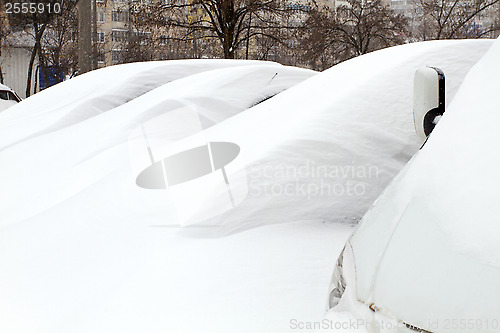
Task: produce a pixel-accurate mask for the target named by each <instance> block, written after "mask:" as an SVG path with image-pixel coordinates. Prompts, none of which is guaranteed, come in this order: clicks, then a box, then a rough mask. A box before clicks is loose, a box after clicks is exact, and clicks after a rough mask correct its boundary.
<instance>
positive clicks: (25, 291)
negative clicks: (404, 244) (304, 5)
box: [0, 40, 491, 333]
mask: <svg viewBox="0 0 500 333" xmlns="http://www.w3.org/2000/svg"><path fill="white" fill-rule="evenodd" d="M490 45H491V41H484V40H483V41H436V42H427V43H418V44H412V45H404V46H401V47H396V48H391V49H387V50H382V51H378V52H373V53H371V54H368V55H365V56H362V57H359V58H356V59H353V60H351V61H347V62H345V63H342V64H340V65H338V66H335V67H333V68H331V69H330V70H327V71H325V72H322V73H319V74H318V73H315V72H311V71H307V70H303V69H296V68H289V67H285V66H280V65H278V64H273V63H263V62H244V61H235V62H233V61H222V60H220V61H214V60H203V61H179V62H176V61H173V62H164V63H144V64H130V65H122V66H116V67H112V68H105V69H102V70H99V71H95V72H91V73H88V74H85V75H82V76H79V77H76V78H74V79H71V80H68V81H65V82H63V83H60V84H58V85H56V86H54V87H51V88H48V89H46V90H44V91H42V92H40V93H37V94H35V95H34V96H32V97H30V98H29V99H27V100H25V101H23V103H20V104H19V105H17V106H15V107H13V108H12V109H9V110H7V111H5V112H3V113H2V114H0V160H2V163H0V183H1V184H2V186H1V187H0V200H1V202H2V205H0V216H2V219H1V220H0V228H1V229H0V230H2V232H1V233H0V237H1V239H0V244H2V249H3V253H6V254H8V255H5V256H0V270H1V271H2V274H0V294H1V295H2V297H1V298H0V312H1V313H2V320H1V321H0V328H1V329H0V330H5V331H9V332H15V331H16V330H17V331H19V332H20V331H39V332H40V331H50V330H53V328H54V326H55V325H56V324H55V323H57V327H59V328H60V330H62V331H71V332H76V331H82V332H85V331H86V332H88V331H92V332H96V333H98V332H109V331H120V332H137V331H147V332H160V331H161V332H164V331H165V330H167V331H172V332H185V331H191V332H195V331H200V332H230V331H231V332H232V331H239V332H245V331H248V332H273V333H274V332H283V331H289V330H290V323H291V320H293V319H296V320H315V319H317V320H321V319H322V317H323V314H324V312H323V310H324V294H325V289H326V286H327V285H328V280H329V278H330V274H331V269H332V266H333V263H334V262H335V257H336V254H338V253H339V252H340V250H341V248H342V246H343V244H344V242H345V240H346V238H347V237H348V236H349V234H350V233H351V231H352V226H353V222H355V221H357V219H359V218H360V217H361V216H362V215H363V214H364V213H365V211H366V209H368V207H369V206H370V205H371V204H372V202H373V201H374V200H375V199H376V197H378V195H379V194H380V192H381V191H382V190H383V188H384V187H385V186H386V185H387V184H388V183H389V182H390V181H391V179H392V178H393V177H394V176H395V175H396V174H397V173H398V172H399V171H400V170H401V168H403V166H404V165H405V163H406V162H407V161H408V160H409V159H410V158H411V156H412V155H413V154H414V153H415V152H416V151H417V150H418V148H419V141H418V138H417V137H416V135H415V133H414V129H413V119H412V114H411V110H412V102H411V95H412V83H411V82H412V77H413V73H414V71H415V69H416V68H418V67H420V66H422V65H426V64H433V65H435V66H439V67H441V68H443V69H444V70H445V71H446V73H447V78H448V79H449V85H448V94H449V96H450V99H451V97H452V96H453V95H454V93H455V91H456V89H457V87H458V86H459V85H460V83H461V81H462V79H463V77H464V76H465V74H466V72H467V71H468V70H469V69H470V67H471V66H472V65H473V64H474V63H475V62H476V61H477V60H478V59H479V58H480V57H481V56H482V55H483V54H484V53H485V52H486V50H487V49H488V48H489V47H490ZM286 88H288V89H286ZM285 89H286V90H285ZM283 90H284V91H283ZM280 91H283V92H280ZM273 95H275V96H274V97H271V96H273ZM61 96H64V98H61ZM269 97H271V98H269ZM267 98H268V99H267ZM264 100H265V101H264ZM259 102H260V103H259ZM207 142H208V143H211V142H215V143H221V142H222V143H232V144H235V145H238V146H239V148H240V150H239V152H238V154H237V156H236V157H235V158H234V159H233V160H232V161H230V162H229V163H228V164H226V165H224V168H225V176H226V177H223V174H222V172H221V171H220V170H221V169H220V168H215V167H214V169H217V170H216V172H210V175H209V177H199V178H197V179H193V180H192V181H186V182H185V183H182V184H181V186H177V185H175V186H172V187H171V188H169V189H159V190H151V189H147V188H143V187H140V186H137V185H138V184H137V179H138V175H139V174H140V173H141V172H143V170H145V169H146V168H148V167H150V166H151V155H152V156H153V158H152V159H153V160H154V161H155V162H157V161H163V164H162V163H159V164H157V165H160V167H162V165H164V163H168V161H167V162H165V159H167V158H172V157H175V156H177V157H178V156H181V155H179V154H181V153H183V154H184V153H186V152H189V151H192V149H195V148H198V147H203V146H204V145H206V144H207ZM207 147H208V146H207ZM203 148H204V147H203ZM150 151H151V154H149V152H150ZM207 154H208V155H207V156H210V155H209V153H207ZM182 156H185V155H182ZM211 162H214V161H211ZM212 164H215V163H212ZM192 165H195V163H191V164H188V165H185V167H186V168H190V167H191V166H192ZM358 167H359V168H358ZM165 169H167V168H165ZM370 172H371V173H370ZM165 173H166V172H165ZM166 178H167V181H168V175H167V177H166ZM198 181H200V182H201V183H198V186H193V187H191V185H193V184H195V183H196V182H198ZM199 184H203V186H199ZM348 190H350V191H351V192H347V191H348ZM356 190H359V191H360V192H352V191H356ZM245 191H246V192H245ZM332 191H344V192H332ZM242 193H243V194H242ZM179 198H180V199H182V200H179ZM231 198H232V199H233V200H231ZM241 198H243V199H242V200H239V199H241ZM190 200H191V201H190ZM207 202H208V203H210V204H209V205H208V208H213V207H217V209H220V210H218V211H217V214H212V213H213V212H209V213H207V216H210V218H207V219H199V218H198V219H195V220H194V221H193V220H189V219H187V220H186V221H185V222H186V223H185V224H182V223H180V222H179V209H178V208H179V206H183V207H184V208H185V207H186V203H188V204H191V206H189V205H188V206H187V207H188V208H190V210H189V209H188V210H184V211H182V213H186V216H188V217H193V216H192V215H196V214H197V213H199V212H202V211H203V210H204V209H207V205H206V203H207ZM192 203H196V204H192ZM214 203H215V204H214ZM181 204H182V205H181ZM224 205H226V206H224ZM227 205H229V206H227ZM232 205H234V207H232ZM228 207H229V208H228ZM190 213H193V214H192V215H189V214H190ZM199 215H200V214H198V217H199ZM334 222H339V223H334ZM342 222H347V223H342ZM228 234H229V235H228ZM20 316H22V317H23V318H26V320H23V321H19V320H18V318H19V317H20ZM298 316H300V318H297V317H298ZM256 318H258V320H256ZM27 319H29V320H27Z"/></svg>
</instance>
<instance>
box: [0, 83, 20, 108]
mask: <svg viewBox="0 0 500 333" xmlns="http://www.w3.org/2000/svg"><path fill="white" fill-rule="evenodd" d="M20 101H21V99H20V98H19V96H17V94H16V93H15V91H14V90H12V89H11V88H9V87H7V86H4V85H3V84H0V111H3V110H5V109H7V108H9V107H11V106H13V105H15V104H17V103H19V102H20Z"/></svg>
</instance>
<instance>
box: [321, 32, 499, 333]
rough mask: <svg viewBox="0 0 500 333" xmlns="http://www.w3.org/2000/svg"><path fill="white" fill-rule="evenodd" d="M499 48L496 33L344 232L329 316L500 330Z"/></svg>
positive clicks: (430, 328) (378, 328)
mask: <svg viewBox="0 0 500 333" xmlns="http://www.w3.org/2000/svg"><path fill="white" fill-rule="evenodd" d="M499 56H500V41H497V42H496V43H495V44H494V45H493V46H492V47H491V49H490V50H489V51H488V53H487V54H486V55H485V56H484V57H483V58H482V59H481V60H480V61H479V62H478V63H477V64H476V65H475V66H474V67H473V68H472V69H471V71H470V72H469V73H468V74H467V76H466V78H465V80H464V82H463V83H462V85H461V87H460V89H459V90H458V92H457V94H456V96H455V98H454V100H453V101H452V102H451V104H450V106H449V108H448V109H447V111H446V113H445V114H444V116H443V117H442V118H441V120H440V122H439V124H438V125H437V126H436V128H435V129H434V131H433V132H432V133H431V134H430V136H429V138H428V140H427V142H426V143H425V145H424V146H423V147H422V149H421V150H420V151H419V152H418V153H417V154H416V155H415V156H414V157H413V159H412V160H411V161H410V162H409V163H408V164H407V165H406V166H405V168H404V169H403V170H402V171H401V173H400V174H399V175H398V176H397V177H396V178H395V179H394V181H393V182H392V183H391V185H389V186H388V187H387V188H386V190H385V191H384V192H383V194H382V195H381V196H380V197H379V198H378V199H377V201H376V202H375V203H374V205H373V206H372V207H371V208H370V210H368V212H367V213H366V214H365V216H364V217H363V219H362V221H361V222H360V224H359V225H358V227H357V229H356V230H355V232H354V233H353V234H352V236H351V237H350V239H349V240H348V241H347V243H346V245H345V247H344V250H343V252H342V253H341V255H340V256H339V258H338V261H337V264H336V267H335V269H334V273H333V277H332V281H331V284H330V289H329V299H328V308H329V309H328V311H327V314H326V318H327V319H329V320H331V322H336V321H337V320H340V319H343V320H348V321H351V322H352V323H356V324H355V325H354V326H356V327H355V329H365V330H366V331H369V332H382V331H383V332H432V333H438V332H457V331H460V332H479V331H481V332H498V331H500V301H499V298H500V245H499V244H500V243H499V242H498V240H499V239H500V225H499V224H498V222H499V216H500V204H499V203H500V191H499V189H498V188H499V185H500V174H499V172H498V165H499V162H500V153H499V152H498V144H500V134H499V132H498V123H499V122H500V112H499V106H498V99H497V97H496V96H497V93H498V91H499V89H500V83H499V81H498V77H499V76H500V65H499V64H498V61H497V60H498V57H499ZM353 320H354V321H353ZM347 324H349V323H347ZM360 326H363V327H360ZM345 327H347V325H346V326H345Z"/></svg>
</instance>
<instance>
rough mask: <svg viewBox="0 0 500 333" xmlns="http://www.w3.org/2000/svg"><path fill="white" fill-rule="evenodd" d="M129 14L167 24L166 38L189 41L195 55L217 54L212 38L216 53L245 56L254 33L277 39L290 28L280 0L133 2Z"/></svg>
mask: <svg viewBox="0 0 500 333" xmlns="http://www.w3.org/2000/svg"><path fill="white" fill-rule="evenodd" d="M133 13H134V15H135V16H136V17H141V20H142V21H147V22H148V24H149V25H150V26H163V27H169V28H170V31H171V32H174V33H171V34H169V36H168V38H170V39H172V40H178V41H184V42H188V43H190V46H191V47H192V49H193V51H194V53H195V54H196V53H198V52H199V50H200V49H201V50H202V51H203V52H202V53H205V54H206V53H208V54H210V53H212V54H217V53H218V52H219V51H218V50H214V49H212V48H213V45H214V41H216V43H217V44H216V45H218V48H219V50H220V54H221V55H222V56H223V57H224V58H228V59H233V58H235V57H236V55H237V52H238V50H244V51H243V52H244V53H245V57H246V56H247V53H248V52H247V50H248V49H250V48H252V40H254V39H255V38H256V37H257V36H260V37H266V38H269V39H274V40H276V41H279V40H280V39H281V38H280V35H279V34H278V32H279V31H283V30H286V29H287V28H291V27H289V26H287V25H286V22H287V21H288V17H289V16H290V15H292V10H291V8H289V7H287V5H286V3H285V1H282V0H192V1H185V0H172V1H170V2H168V3H165V2H153V3H150V4H146V5H145V4H136V5H135V6H134V8H133ZM198 56H199V54H198Z"/></svg>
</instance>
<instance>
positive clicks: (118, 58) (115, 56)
mask: <svg viewBox="0 0 500 333" xmlns="http://www.w3.org/2000/svg"><path fill="white" fill-rule="evenodd" d="M111 60H113V62H115V63H116V62H123V51H122V50H112V51H111Z"/></svg>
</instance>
